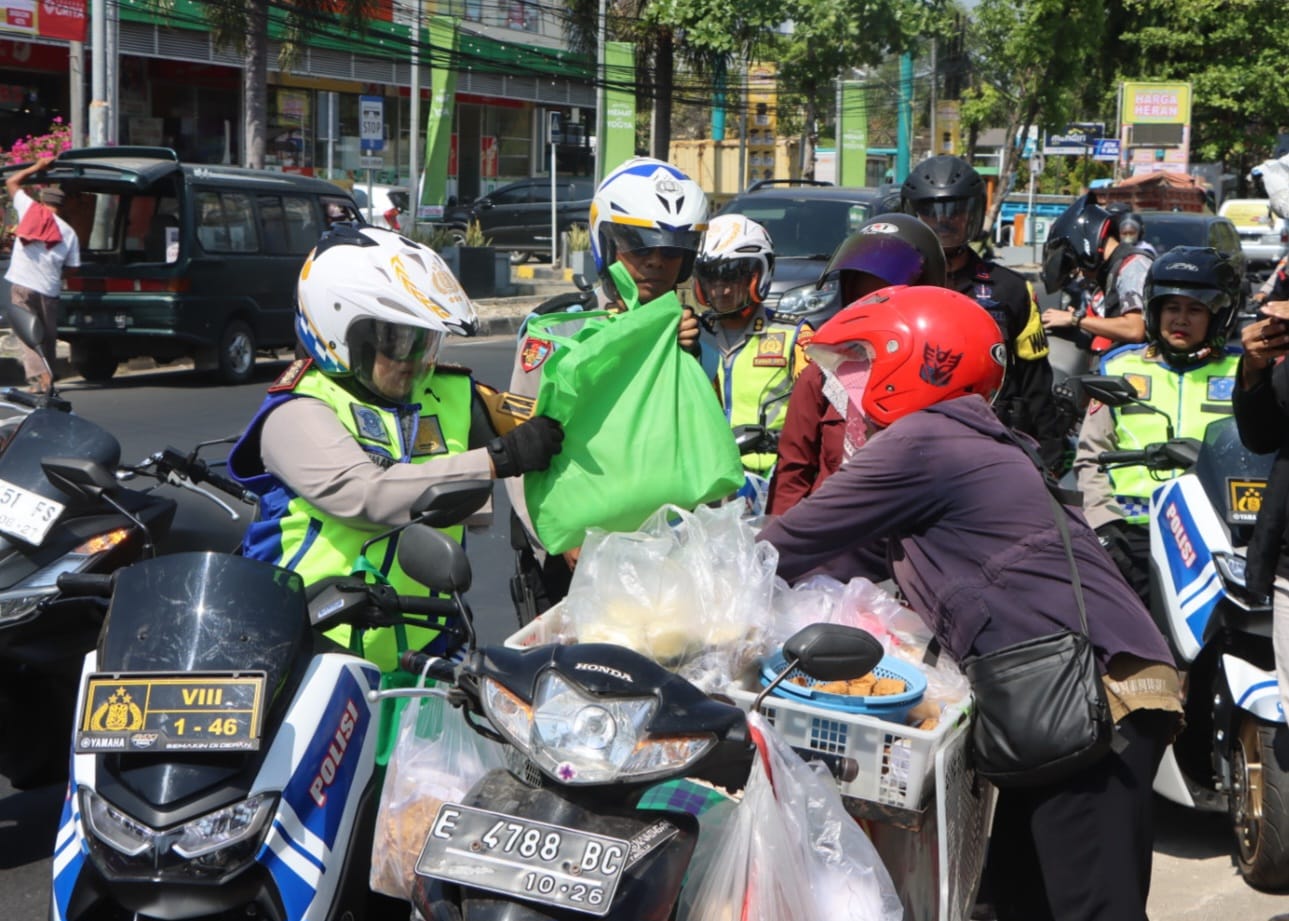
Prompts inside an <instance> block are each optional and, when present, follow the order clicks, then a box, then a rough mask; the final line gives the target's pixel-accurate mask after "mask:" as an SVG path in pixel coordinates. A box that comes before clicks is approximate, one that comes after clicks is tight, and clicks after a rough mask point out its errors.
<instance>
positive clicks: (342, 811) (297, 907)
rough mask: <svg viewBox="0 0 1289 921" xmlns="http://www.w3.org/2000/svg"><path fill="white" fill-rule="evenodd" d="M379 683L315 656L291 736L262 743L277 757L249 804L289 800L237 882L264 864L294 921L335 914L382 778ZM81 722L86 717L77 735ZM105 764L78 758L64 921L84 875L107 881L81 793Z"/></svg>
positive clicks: (340, 658) (69, 799) (355, 663)
mask: <svg viewBox="0 0 1289 921" xmlns="http://www.w3.org/2000/svg"><path fill="white" fill-rule="evenodd" d="M96 660H97V655H96V653H94V652H91V653H90V654H89V655H88V656H87V657H86V659H85V665H84V669H83V671H82V676H81V698H82V699H83V698H84V691H85V684H86V680H87V679H88V676H89V675H90V674H91V673H92V672H94V670H95V666H96ZM379 683H380V673H379V671H378V669H377V668H376V666H374V665H372V664H371V663H369V662H365V661H364V660H362V659H359V658H357V657H355V656H352V655H346V654H342V653H325V654H322V655H319V656H315V657H314V658H313V659H312V660H311V661H310V663H309V666H308V669H307V672H306V674H305V676H304V678H303V680H302V681H301V683H300V685H299V688H298V690H297V692H296V694H295V697H294V699H293V701H292V702H291V705H290V708H289V710H288V711H287V713H286V715H285V717H284V719H283V722H282V724H281V726H280V727H279V728H278V729H277V731H275V732H273V733H272V734H271V735H269V736H266V737H265V738H263V739H262V744H265V745H268V746H269V750H268V752H267V754H266V755H265V757H264V759H263V761H262V763H261V765H260V768H259V771H258V773H257V774H256V776H255V778H254V781H253V783H252V784H251V786H250V788H249V789H248V791H247V798H248V799H249V798H251V797H254V796H256V795H257V794H260V793H270V794H278V793H279V792H280V796H279V797H278V799H277V804H276V811H275V813H274V814H273V816H272V818H271V819H270V821H269V822H268V827H267V831H266V832H261V835H262V841H261V843H260V845H259V848H258V850H257V851H256V853H255V856H254V858H253V860H251V861H249V862H247V863H246V864H244V865H243V866H242V867H241V868H240V869H238V870H236V871H235V872H234V873H233V874H232V875H234V876H236V875H240V874H241V873H244V872H245V871H246V870H247V869H249V868H250V867H251V866H252V865H254V864H257V863H258V864H260V865H262V866H263V867H264V868H265V869H266V870H267V872H268V874H269V876H270V877H271V879H272V882H273V885H274V886H275V887H276V889H277V892H278V894H279V896H280V898H281V901H282V903H283V905H284V906H285V907H286V910H287V917H288V918H291V919H293V921H319V919H323V918H325V917H327V915H328V913H329V911H330V910H331V908H332V900H333V897H334V896H335V894H336V887H337V885H338V884H339V883H340V881H341V876H342V873H343V865H344V860H343V859H342V858H343V856H344V849H345V848H347V847H348V845H349V841H350V838H351V837H352V835H353V831H354V824H355V818H356V814H357V812H358V809H359V806H360V801H361V800H362V793H363V792H364V791H365V790H366V789H367V787H368V785H369V784H370V783H371V782H372V776H373V773H374V770H375V749H376V744H377V732H376V727H377V725H378V718H379V708H378V705H376V704H373V703H371V702H369V701H368V699H367V692H368V691H369V690H374V689H376V688H377V687H378V686H379ZM81 719H82V716H81V714H80V713H78V714H77V723H76V725H77V726H80V725H81ZM266 731H267V730H266ZM100 757H103V756H100V755H96V754H76V755H74V756H73V757H72V769H71V780H70V783H69V785H68V791H67V796H66V798H65V800H64V803H63V811H62V816H61V818H60V819H59V824H58V833H57V836H56V839H55V845H54V856H53V900H52V909H53V910H52V917H53V918H54V919H55V921H64V919H65V918H67V917H68V914H67V912H68V910H69V907H70V905H71V900H72V898H73V895H74V894H75V893H76V889H77V886H78V883H79V882H80V881H81V877H82V875H83V874H86V873H89V872H93V875H95V876H98V875H99V873H98V872H95V869H96V868H94V867H93V858H92V857H91V853H90V845H89V843H88V842H87V840H86V836H87V835H88V834H92V832H91V831H90V830H89V828H88V827H87V823H86V821H85V818H84V816H83V815H82V813H81V797H80V795H79V791H80V789H81V788H88V789H89V790H94V789H95V786H96V779H97V771H98V766H99V758H100ZM120 757H129V755H128V753H126V754H123V755H121V756H120ZM185 821H189V822H190V821H192V818H191V817H190V818H187V819H186V820H185ZM158 831H164V830H163V829H158ZM99 846H100V847H104V848H106V847H107V845H105V844H100V845H99ZM337 851H339V854H337ZM108 883H109V884H110V880H108ZM151 885H153V886H157V887H165V886H166V885H167V881H166V880H165V879H164V878H161V879H156V880H155V882H153V883H152V884H151ZM99 886H100V888H101V887H102V883H101V882H100V884H99Z"/></svg>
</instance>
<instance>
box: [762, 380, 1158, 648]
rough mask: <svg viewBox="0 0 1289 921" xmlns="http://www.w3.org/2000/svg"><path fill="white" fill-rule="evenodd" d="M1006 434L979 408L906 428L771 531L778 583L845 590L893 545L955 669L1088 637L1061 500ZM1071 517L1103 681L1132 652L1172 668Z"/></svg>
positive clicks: (915, 419) (906, 588) (942, 411)
mask: <svg viewBox="0 0 1289 921" xmlns="http://www.w3.org/2000/svg"><path fill="white" fill-rule="evenodd" d="M1002 433H1003V428H1002V424H1001V423H1000V422H999V421H998V418H997V417H996V416H995V415H994V414H993V412H992V411H991V410H990V408H989V405H988V404H987V403H986V402H985V401H984V400H983V399H981V398H980V397H978V396H966V397H960V398H958V399H954V400H949V401H947V402H944V403H939V404H937V405H935V406H932V407H930V408H929V409H926V410H922V411H921V412H915V413H911V414H910V415H908V416H905V417H904V418H903V419H900V420H898V421H897V422H895V423H894V424H893V425H891V426H890V427H889V428H887V429H886V430H884V431H882V432H880V433H879V434H877V435H875V436H873V437H872V438H870V439H869V441H868V443H867V444H865V445H864V447H863V448H862V449H860V450H859V451H858V452H856V454H855V455H854V456H853V457H851V458H850V459H849V460H848V461H847V462H846V463H845V464H844V465H843V466H842V468H841V469H840V470H838V471H837V472H836V473H835V474H833V475H832V476H831V477H830V478H829V479H828V480H826V481H825V482H824V484H823V485H822V486H821V487H820V488H819V490H818V492H816V493H814V494H813V495H811V496H809V497H808V498H807V499H805V500H804V501H802V502H801V503H800V504H799V505H797V506H795V507H794V508H792V509H791V510H789V511H788V512H787V513H786V514H784V515H783V516H782V517H780V518H778V519H776V520H775V521H774V522H773V523H771V524H770V525H768V526H767V527H766V528H765V529H764V530H763V531H762V532H761V534H760V537H761V539H762V540H766V541H769V542H770V543H772V544H774V546H775V547H777V548H778V550H779V574H780V575H781V576H783V577H784V578H786V579H788V580H789V581H793V580H796V579H798V578H800V577H801V576H803V575H805V574H806V573H807V572H810V571H811V570H813V569H816V568H818V567H820V566H825V565H826V564H830V563H831V565H828V566H827V568H828V571H829V572H830V573H832V574H833V575H836V576H838V577H839V578H842V579H848V578H850V577H853V576H871V575H874V574H873V573H869V572H865V571H863V566H862V565H861V564H860V563H859V562H858V560H859V559H860V558H859V557H858V556H857V555H855V554H854V553H852V552H851V551H852V550H853V549H854V548H856V547H860V546H865V545H869V544H872V543H873V542H874V541H877V540H880V539H881V538H884V537H890V538H892V541H891V550H890V556H891V571H892V573H893V574H894V577H895V581H896V583H897V584H898V585H899V586H900V589H901V590H902V591H903V592H904V594H905V596H906V597H907V598H908V600H909V602H910V604H911V605H912V606H913V608H914V609H915V610H917V611H918V612H919V614H921V616H922V619H923V620H924V621H926V623H927V625H928V626H929V627H930V628H931V629H932V630H933V631H934V632H935V635H936V637H937V638H938V639H939V641H940V645H941V646H943V647H944V648H945V650H947V651H948V652H949V654H950V655H952V656H953V658H954V659H956V660H958V661H961V660H962V659H964V658H966V657H967V656H970V655H978V654H981V653H986V652H990V651H992V650H994V649H998V648H1000V647H1002V646H1006V645H1009V644H1011V643H1016V642H1020V641H1022V640H1026V639H1030V638H1033V637H1037V636H1042V635H1044V634H1047V633H1052V632H1054V631H1056V630H1058V629H1060V628H1061V627H1068V628H1070V629H1072V630H1077V629H1079V612H1078V607H1077V605H1076V603H1075V600H1074V590H1073V588H1072V586H1071V583H1070V564H1069V561H1068V559H1067V558H1066V555H1065V546H1064V544H1063V542H1062V541H1061V532H1060V530H1059V528H1058V527H1057V524H1056V517H1055V510H1054V507H1053V505H1052V501H1051V499H1050V498H1049V496H1050V493H1049V492H1048V491H1047V487H1046V486H1045V485H1044V484H1043V479H1042V476H1041V475H1040V474H1039V472H1038V470H1037V468H1035V466H1034V464H1033V462H1031V461H1030V459H1029V457H1028V456H1026V455H1025V453H1024V452H1023V451H1021V450H1020V449H1019V448H1018V447H1016V446H1015V445H1013V444H1009V443H1006V442H1003V441H999V440H997V439H998V438H999V437H1001V436H1002ZM1066 511H1067V513H1068V514H1067V517H1068V521H1069V526H1070V538H1071V545H1072V547H1073V549H1074V556H1075V559H1076V560H1077V562H1078V568H1079V578H1080V579H1081V580H1082V582H1083V597H1084V602H1085V605H1086V607H1087V612H1088V632H1089V634H1090V635H1091V637H1092V643H1093V645H1094V646H1095V647H1096V652H1097V657H1098V659H1099V661H1100V663H1101V667H1102V670H1104V669H1105V666H1106V663H1107V662H1108V661H1109V660H1110V658H1111V657H1112V656H1114V655H1116V654H1117V653H1121V652H1127V653H1132V654H1133V655H1137V656H1140V657H1141V658H1143V659H1149V660H1152V661H1158V662H1166V663H1168V664H1172V661H1173V660H1172V656H1171V655H1170V654H1169V651H1168V647H1167V645H1166V644H1165V642H1164V638H1163V636H1162V635H1161V634H1160V632H1159V629H1158V628H1157V627H1156V626H1155V624H1154V622H1153V621H1152V620H1151V619H1150V615H1149V614H1148V613H1147V612H1146V609H1145V608H1144V607H1143V606H1142V604H1141V602H1140V601H1139V600H1138V598H1137V596H1136V594H1135V593H1134V592H1133V591H1132V589H1131V588H1129V587H1128V585H1127V583H1125V582H1124V581H1123V578H1122V577H1121V576H1120V575H1119V571H1118V570H1117V569H1116V568H1115V565H1114V563H1113V562H1112V561H1111V559H1110V558H1109V557H1108V556H1107V555H1106V553H1105V551H1104V550H1103V549H1102V548H1101V545H1100V543H1099V542H1098V541H1097V537H1096V534H1095V533H1094V532H1093V531H1092V529H1091V528H1089V527H1088V526H1087V523H1086V522H1085V521H1084V520H1083V516H1082V515H1081V514H1080V513H1079V512H1077V511H1075V510H1073V509H1067V510H1066ZM876 575H877V577H878V578H880V577H881V574H880V573H879V574H876Z"/></svg>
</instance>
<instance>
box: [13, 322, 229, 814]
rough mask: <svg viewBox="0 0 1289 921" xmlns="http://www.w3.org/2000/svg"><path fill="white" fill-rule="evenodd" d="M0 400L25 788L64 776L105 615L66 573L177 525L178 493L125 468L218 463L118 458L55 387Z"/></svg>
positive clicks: (197, 471) (145, 543)
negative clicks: (91, 477) (89, 482)
mask: <svg viewBox="0 0 1289 921" xmlns="http://www.w3.org/2000/svg"><path fill="white" fill-rule="evenodd" d="M11 323H12V324H13V328H14V331H15V332H16V333H17V335H18V336H19V338H21V339H22V340H23V341H24V342H28V343H31V342H39V341H40V336H41V335H42V332H41V329H40V324H41V321H40V319H39V318H38V317H36V316H34V315H33V314H31V313H29V312H27V311H13V312H12V316H11ZM0 401H2V402H0V405H3V406H5V407H7V408H8V409H10V410H12V411H13V413H14V415H12V416H10V417H8V418H6V419H5V421H4V422H3V424H0V738H3V739H4V744H3V745H2V746H0V774H3V775H4V776H5V777H6V778H7V779H8V780H9V782H10V784H12V785H13V786H14V787H15V788H18V789H25V788H29V787H34V786H39V785H43V784H46V783H53V782H58V781H61V780H63V779H64V778H66V776H67V774H66V772H67V763H68V755H67V748H68V740H69V739H70V738H71V728H72V712H73V709H74V704H75V701H74V699H73V694H74V691H75V687H76V682H77V679H78V677H79V674H80V663H81V660H82V658H83V657H84V655H85V653H86V652H87V651H89V650H90V649H92V648H93V646H94V642H95V640H96V639H97V637H98V633H99V629H100V627H101V626H102V612H101V610H100V609H99V608H98V607H97V606H95V605H92V604H87V603H86V602H85V601H84V600H83V599H77V598H67V597H65V596H63V595H61V594H60V593H59V590H58V587H57V579H58V578H59V576H60V575H62V574H64V573H107V572H112V571H113V570H116V569H119V568H120V567H122V566H125V565H127V564H129V563H132V562H135V561H137V560H140V559H143V558H144V557H147V556H151V555H153V554H154V553H155V548H156V544H157V541H159V540H161V539H163V538H164V537H165V535H166V534H167V532H168V531H169V529H170V525H171V522H172V520H173V518H174V514H175V509H176V505H175V502H174V500H173V499H169V498H165V497H163V496H157V495H154V494H152V493H151V492H150V491H147V490H139V489H131V488H127V487H126V486H125V485H124V483H123V482H122V481H118V477H120V478H121V480H124V479H125V478H133V477H135V476H139V475H144V476H150V477H152V478H154V479H157V480H159V481H162V482H171V483H172V484H173V485H177V486H188V487H193V488H196V489H197V491H198V492H202V490H201V489H200V488H197V487H196V486H195V483H194V481H193V479H192V478H191V477H189V476H186V475H184V471H185V470H186V471H187V473H189V474H192V475H193V476H200V475H201V473H202V471H205V472H206V473H209V471H208V468H206V467H205V465H204V464H203V463H201V462H200V461H198V460H197V458H196V456H195V455H194V456H193V457H192V458H191V459H186V460H184V459H180V460H179V461H173V462H172V460H173V459H172V460H167V459H166V458H164V457H162V456H161V455H158V456H157V457H154V458H150V459H149V460H147V461H145V462H144V463H143V464H140V465H135V466H129V465H123V464H121V446H120V443H119V442H118V441H117V440H116V438H115V437H113V436H112V435H111V434H110V433H109V432H107V431H105V430H104V429H102V428H101V427H99V426H98V425H95V424H94V423H93V422H90V421H89V420H88V419H85V418H83V417H81V416H77V415H75V414H74V413H73V412H72V407H71V404H70V403H68V402H67V401H66V400H64V399H62V398H60V397H59V396H57V394H56V393H54V392H53V391H52V390H51V391H50V392H48V393H40V394H31V393H27V392H24V391H21V390H15V389H7V390H5V391H2V392H0ZM69 465H71V466H84V465H90V466H93V467H95V468H96V469H101V470H102V471H104V475H103V477H104V478H103V479H102V481H101V482H100V483H99V485H98V486H97V487H96V489H95V490H94V491H92V492H84V491H79V490H71V491H69V490H68V489H66V488H64V486H65V484H64V483H63V482H62V481H61V480H60V478H59V475H58V474H57V473H55V472H51V471H52V470H53V469H54V468H58V467H66V466H69ZM221 504H222V503H221ZM224 507H225V509H226V510H227V511H228V512H229V514H232V515H233V517H234V518H235V517H237V516H236V514H235V513H233V511H232V509H230V508H228V507H227V506H224Z"/></svg>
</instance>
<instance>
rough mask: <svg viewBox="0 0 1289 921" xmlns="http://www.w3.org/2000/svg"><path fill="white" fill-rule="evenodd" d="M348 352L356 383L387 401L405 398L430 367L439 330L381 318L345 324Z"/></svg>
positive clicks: (439, 338)
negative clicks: (347, 329) (356, 379)
mask: <svg viewBox="0 0 1289 921" xmlns="http://www.w3.org/2000/svg"><path fill="white" fill-rule="evenodd" d="M348 338H349V354H350V357H351V359H352V360H353V361H354V375H355V376H356V377H357V378H358V381H359V383H361V384H362V385H363V386H364V387H366V388H367V389H368V390H370V391H371V392H372V393H375V394H376V395H378V396H381V397H384V398H386V399H389V400H395V401H403V400H407V399H408V398H409V397H410V396H411V395H412V391H413V389H414V388H415V386H416V384H417V383H419V382H420V381H421V380H423V379H424V378H425V377H426V375H428V374H429V372H430V371H431V370H432V369H433V368H434V363H435V361H436V360H437V359H438V356H439V347H440V345H442V343H443V333H442V332H440V331H439V330H433V329H425V328H424V327H420V326H411V325H408V324H403V323H388V322H386V321H384V320H373V319H364V320H359V321H357V322H356V323H354V324H353V325H352V326H350V327H349V335H348Z"/></svg>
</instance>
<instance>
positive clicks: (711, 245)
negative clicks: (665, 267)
mask: <svg viewBox="0 0 1289 921" xmlns="http://www.w3.org/2000/svg"><path fill="white" fill-rule="evenodd" d="M773 274H774V244H773V243H772V242H771V241H770V234H769V232H768V231H766V229H765V228H764V227H762V226H761V225H760V224H758V223H757V222H756V221H753V220H751V219H749V218H746V217H744V216H743V215H741V214H722V215H719V216H717V217H714V218H712V220H711V222H710V223H709V224H708V226H707V233H706V234H704V235H703V242H702V246H701V248H700V249H699V251H698V259H697V260H696V261H695V262H694V297H695V298H696V299H697V300H698V303H699V305H700V306H702V307H704V308H706V309H705V311H704V313H703V314H702V316H701V317H700V318H699V319H700V320H701V321H702V323H703V327H704V329H703V334H702V338H701V340H700V341H701V344H702V360H703V367H704V369H705V370H706V371H707V372H708V376H709V377H711V378H712V379H713V381H714V382H715V384H716V392H717V394H718V395H719V396H720V400H721V406H722V408H724V410H725V417H726V418H727V419H729V422H730V425H731V426H732V427H737V426H740V425H758V424H761V423H764V424H765V426H766V427H767V428H769V429H770V430H772V431H778V430H780V429H782V428H783V418H784V415H785V411H786V410H787V397H788V394H789V393H790V392H791V390H792V384H793V382H794V381H795V380H796V379H797V376H798V375H799V374H800V373H801V371H802V369H803V368H805V367H806V365H807V364H808V360H807V359H806V357H805V352H804V348H805V346H806V345H807V344H808V343H809V342H810V336H811V335H812V334H813V330H812V329H811V328H810V325H809V324H808V323H806V322H805V321H804V320H800V321H796V322H791V321H789V322H786V323H785V322H782V321H780V320H779V319H777V318H776V317H775V315H774V312H773V311H771V310H768V309H767V308H766V306H765V296H766V294H768V293H769V291H770V279H771V276H772V275H773ZM774 461H775V455H774V454H773V453H772V452H771V453H758V454H745V455H743V466H744V467H745V468H746V469H747V470H750V471H752V472H753V473H756V474H759V475H762V476H764V475H767V474H768V473H769V471H770V469H771V468H772V467H773V466H774Z"/></svg>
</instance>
